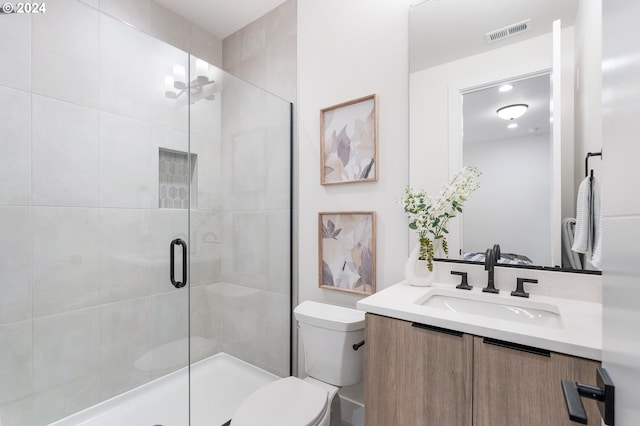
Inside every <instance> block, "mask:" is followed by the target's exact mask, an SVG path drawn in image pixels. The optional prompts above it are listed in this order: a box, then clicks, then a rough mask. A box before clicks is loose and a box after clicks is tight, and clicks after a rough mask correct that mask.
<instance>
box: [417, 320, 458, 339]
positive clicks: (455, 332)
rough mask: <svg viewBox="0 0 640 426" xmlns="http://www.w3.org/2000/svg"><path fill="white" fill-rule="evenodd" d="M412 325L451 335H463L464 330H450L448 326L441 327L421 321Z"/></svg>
mask: <svg viewBox="0 0 640 426" xmlns="http://www.w3.org/2000/svg"><path fill="white" fill-rule="evenodd" d="M411 327H415V328H421V329H423V330H431V331H435V332H436V333H443V334H448V335H450V336H458V337H462V334H463V333H462V331H456V330H449V329H448V328H441V327H435V326H433V325H427V324H420V323H419V322H414V323H412V324H411Z"/></svg>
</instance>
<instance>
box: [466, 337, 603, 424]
mask: <svg viewBox="0 0 640 426" xmlns="http://www.w3.org/2000/svg"><path fill="white" fill-rule="evenodd" d="M474 339H475V341H474V378H473V398H474V399H473V420H474V421H473V424H474V425H475V426H512V425H518V426H528V425H530V426H540V425H554V426H556V425H557V426H561V425H567V426H571V425H574V424H575V423H573V422H571V421H570V420H569V415H568V414H567V409H566V406H565V402H564V397H563V394H562V387H561V385H560V383H561V381H562V380H573V381H579V382H583V383H589V384H593V383H596V368H597V367H599V366H600V363H599V362H596V361H591V360H586V359H583V358H576V357H572V356H568V355H561V354H557V353H553V352H548V351H542V350H536V349H534V348H527V347H520V348H518V347H517V345H512V344H509V343H504V342H499V341H495V340H492V339H484V338H482V337H475V338H474ZM503 343H504V345H505V346H499V345H502V344H503ZM529 349H530V350H531V351H530V352H527V350H529ZM582 401H583V403H584V406H585V409H586V411H587V416H588V417H589V424H590V425H598V426H599V425H600V413H599V411H598V408H597V405H596V402H595V401H593V400H588V399H584V398H583V400H582Z"/></svg>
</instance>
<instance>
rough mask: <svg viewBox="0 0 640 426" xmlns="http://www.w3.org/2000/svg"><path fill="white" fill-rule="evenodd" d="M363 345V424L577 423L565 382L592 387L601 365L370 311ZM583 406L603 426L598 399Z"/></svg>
mask: <svg viewBox="0 0 640 426" xmlns="http://www.w3.org/2000/svg"><path fill="white" fill-rule="evenodd" d="M365 341H366V344H365V346H364V348H365V357H364V360H365V361H364V377H365V378H364V380H365V387H364V397H365V425H366V426H378V425H379V426H394V425H396V426H414V425H415V426H429V425H438V426H449V425H451V426H468V425H477V426H514V425H517V426H551V425H553V426H556V425H567V426H569V425H573V424H575V423H572V422H570V421H569V417H568V415H567V411H566V407H565V404H564V397H563V394H562V388H561V386H560V382H561V380H574V381H580V382H583V383H595V375H596V367H599V366H600V363H599V362H596V361H591V360H586V359H582V358H577V357H573V356H568V355H562V354H557V353H553V352H548V351H543V350H536V349H534V348H527V347H518V345H512V344H507V345H505V346H506V347H505V346H500V345H502V344H503V343H504V342H500V341H496V340H492V339H484V338H482V337H477V336H472V335H470V334H463V333H459V332H455V331H453V332H452V331H450V330H444V329H438V328H436V327H429V326H424V325H422V324H415V323H411V322H408V321H403V320H397V319H393V318H388V317H384V316H380V315H375V314H369V313H367V314H366V327H365ZM526 350H530V351H529V352H527V351H526ZM583 403H584V405H585V409H586V410H587V415H588V417H589V424H590V425H600V414H599V411H598V408H597V406H596V403H595V401H592V400H588V399H583Z"/></svg>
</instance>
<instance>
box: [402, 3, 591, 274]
mask: <svg viewBox="0 0 640 426" xmlns="http://www.w3.org/2000/svg"><path fill="white" fill-rule="evenodd" d="M578 6H579V4H578V1H577V0H541V1H536V2H531V1H525V0H514V1H509V2H504V1H499V0H487V1H483V2H477V1H473V0H447V1H442V0H427V1H425V2H422V3H420V4H419V5H417V6H414V7H412V8H411V10H410V36H409V37H410V76H409V78H410V123H411V124H410V152H411V157H410V185H411V186H412V187H417V188H424V189H425V190H426V191H427V192H428V193H437V192H438V191H439V188H440V186H441V185H442V183H443V182H447V181H448V180H449V178H450V177H451V176H452V174H453V173H455V171H457V170H459V169H460V168H461V167H462V166H463V165H473V166H477V167H478V168H479V169H480V170H481V171H482V172H483V176H482V177H481V179H482V180H481V187H480V190H479V191H478V192H477V193H476V194H474V195H473V197H472V198H471V200H469V201H468V202H467V204H466V206H465V209H464V213H463V215H462V216H463V217H462V218H456V219H455V220H456V221H458V224H457V226H456V225H455V224H452V226H451V228H452V231H451V235H450V236H449V242H450V244H449V245H450V254H449V258H457V259H464V258H465V257H466V258H468V259H469V258H473V253H484V251H485V250H486V248H487V247H491V246H492V245H493V244H495V243H500V245H501V246H502V248H503V252H505V253H511V254H513V255H514V256H515V258H517V259H518V260H517V262H520V261H522V262H523V263H526V264H530V265H536V266H547V267H554V266H557V267H560V266H562V267H563V268H569V269H570V268H576V266H572V265H569V264H564V263H562V262H561V248H560V234H561V225H560V224H561V223H562V221H563V219H567V218H575V217H576V195H577V192H578V191H577V188H578V185H579V184H580V181H581V179H582V178H583V176H584V174H583V173H584V171H583V168H584V156H585V153H586V152H587V151H589V150H590V149H589V147H585V146H582V145H583V143H582V141H580V140H575V139H576V138H574V128H573V126H574V114H576V112H574V103H575V101H574V96H577V94H574V88H575V87H577V85H578V84H579V82H578V81H577V80H576V75H578V74H580V72H582V71H580V70H578V69H577V67H576V62H575V61H576V54H577V53H576V46H574V27H573V25H574V22H575V20H576V13H577V8H578ZM558 19H560V20H561V22H562V27H561V29H560V28H558V30H559V31H558V33H559V34H560V35H561V42H559V41H558V39H556V43H557V46H554V44H553V43H554V36H553V34H552V28H553V22H554V21H555V20H558ZM512 28H513V31H512V30H511V29H512ZM504 29H506V33H507V36H506V37H497V40H493V39H491V36H492V34H498V33H501V31H500V30H504ZM511 32H513V34H511ZM503 33H504V31H503ZM442 34H446V35H447V36H446V37H442ZM554 47H557V48H558V50H556V54H557V55H556V56H557V57H561V58H562V67H561V69H562V72H561V73H560V72H558V73H556V74H557V75H555V76H552V75H551V70H552V67H553V60H554V58H553V56H554V51H553V49H554ZM560 77H561V78H560ZM556 78H558V79H557V80H556ZM550 80H553V81H554V83H553V85H551V83H550ZM560 81H561V85H560ZM505 83H510V84H512V85H513V86H514V90H512V92H511V94H509V93H507V92H499V91H498V90H497V89H499V87H500V86H501V85H503V84H505ZM529 85H530V86H531V87H528V86H529ZM519 86H520V88H519V89H517V90H515V88H516V87H519ZM554 87H555V88H556V89H554V90H558V92H556V93H561V96H557V98H556V100H558V102H559V101H562V102H561V105H562V107H561V109H559V110H557V111H555V112H554V113H553V114H552V115H553V118H551V116H550V115H551V113H550V105H552V103H553V102H555V101H554V99H553V96H551V91H552V88H554ZM520 90H521V91H520ZM525 91H526V93H527V95H526V99H524V97H523V96H520V97H518V96H517V94H520V95H522V94H524V93H525ZM485 96H486V97H488V98H491V99H486V98H484V97H485ZM499 96H502V97H501V98H500V97H499ZM520 103H523V104H527V105H528V108H527V109H526V112H525V113H524V115H523V116H521V117H519V118H514V120H513V122H511V121H512V120H510V119H507V120H504V119H501V118H499V117H498V115H497V110H498V109H499V108H502V107H503V106H508V105H512V104H520ZM533 105H537V106H540V108H537V109H534V108H533ZM534 119H537V120H535V123H534V122H533V121H534ZM554 122H555V123H556V124H554ZM508 124H517V125H518V127H515V126H512V128H508V127H507V126H508ZM491 125H494V126H502V127H501V128H500V129H499V130H500V132H501V133H500V134H497V133H493V132H494V131H497V130H495V129H494V130H492V129H491V128H490V126H491ZM514 127H515V128H514ZM554 128H555V130H554ZM509 132H510V133H509ZM560 136H561V139H560ZM555 137H558V139H557V141H558V142H553V138H555ZM560 140H561V142H560ZM554 143H557V144H558V147H559V148H553V146H554ZM554 149H556V151H554ZM597 167H599V165H597V164H596V168H597ZM456 228H457V229H456ZM477 260H480V259H477ZM577 268H581V266H577Z"/></svg>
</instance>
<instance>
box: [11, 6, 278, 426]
mask: <svg viewBox="0 0 640 426" xmlns="http://www.w3.org/2000/svg"><path fill="white" fill-rule="evenodd" d="M85 3H90V4H91V3H97V2H91V1H86V2H85ZM134 3H135V4H136V5H135V6H134ZM140 4H142V5H145V4H148V5H150V6H149V7H151V10H154V9H153V2H151V3H149V2H140V3H137V2H116V1H107V0H101V1H100V3H99V6H100V8H101V9H103V10H105V11H108V12H110V13H114V11H118V10H119V12H118V13H120V12H122V13H123V14H124V15H121V16H120V17H122V16H125V17H126V15H127V13H129V15H130V16H133V17H137V18H140V16H142V15H144V13H142V14H141V13H138V12H140V11H139V10H133V9H136V8H137V7H138V6H139V5H140ZM93 6H98V4H94V5H93ZM110 7H111V8H112V10H109V8H110ZM118 7H120V8H121V9H118ZM127 7H129V9H127ZM122 8H124V9H122ZM131 8H133V9H131ZM156 10H157V9H156ZM125 12H126V13H125ZM151 16H152V17H153V15H151ZM0 18H2V22H1V25H0V36H1V37H0V50H1V51H2V52H4V53H5V54H4V55H3V56H2V58H4V59H3V60H4V61H7V62H6V63H2V66H0V113H1V114H2V115H3V117H4V119H3V120H2V121H1V122H0V134H1V135H2V136H1V137H2V139H1V143H0V217H1V218H2V220H1V221H0V233H2V235H3V236H4V237H5V244H3V246H2V248H0V256H1V258H0V271H1V272H2V273H1V276H2V279H1V281H0V294H1V296H2V297H0V377H1V378H2V380H1V381H0V423H1V424H2V425H3V426H11V425H19V426H28V425H31V424H35V425H43V424H46V423H48V422H50V421H53V420H55V419H57V418H60V417H63V416H65V415H68V414H71V413H73V412H75V411H77V410H80V409H83V408H85V407H87V406H90V405H92V404H95V403H97V402H99V401H101V400H104V399H106V398H109V397H111V396H113V395H116V394H118V393H120V392H123V391H125V390H127V389H130V388H132V387H135V386H137V385H140V384H143V383H145V382H147V381H149V380H151V379H153V378H156V377H158V376H160V375H163V374H166V373H167V372H169V371H172V370H175V369H176V368H179V367H181V366H184V365H186V363H187V353H188V352H187V343H186V342H187V340H186V337H187V332H188V331H187V330H188V328H187V318H188V297H187V292H186V289H183V290H182V291H180V290H175V289H173V287H171V285H170V284H168V260H167V258H168V253H167V252H168V242H169V241H171V239H172V238H176V237H180V238H183V239H185V238H186V237H187V235H186V232H187V230H188V229H189V228H188V220H189V219H188V216H187V215H188V213H187V210H182V209H180V210H176V209H158V203H159V193H158V191H159V182H158V180H159V165H158V163H159V158H158V155H159V154H158V153H159V150H160V149H161V148H163V149H167V150H171V151H181V152H186V151H187V150H188V146H187V145H188V139H189V138H188V136H189V135H188V133H187V132H188V131H190V139H191V151H192V152H193V153H194V154H196V155H197V156H198V176H197V180H198V182H199V185H198V189H197V206H196V208H195V209H194V210H193V211H192V212H191V218H190V221H191V246H190V254H191V265H192V266H191V276H190V282H191V286H192V294H191V303H192V311H191V318H192V355H193V356H194V358H195V359H200V358H202V357H204V356H206V355H209V354H213V353H215V352H217V351H219V350H225V351H227V352H229V353H232V354H235V355H238V356H241V357H244V359H246V360H247V361H250V362H255V363H257V364H258V365H260V366H262V367H264V368H266V369H268V370H270V371H273V372H278V373H281V374H287V372H288V340H287V339H288V327H289V323H288V304H287V303H288V296H287V295H286V294H288V275H286V274H283V273H282V272H280V271H281V270H277V271H276V270H275V269H273V268H274V265H280V266H284V268H285V269H284V270H286V271H288V265H289V264H288V259H289V254H288V253H285V251H286V250H283V249H282V247H287V248H288V246H289V244H288V210H287V209H288V201H287V203H285V199H287V200H288V194H289V192H288V164H289V163H288V161H289V157H288V155H289V153H288V147H289V145H288V129H289V126H288V108H285V104H286V103H283V102H281V101H280V102H276V103H273V97H270V96H267V95H266V94H264V93H263V92H262V91H260V90H258V89H256V88H251V89H245V88H243V87H245V86H246V84H245V83H242V84H241V82H240V81H239V80H237V79H234V78H232V77H226V78H224V77H223V76H222V73H220V72H218V73H217V75H215V76H214V78H215V79H216V80H217V81H218V82H219V84H220V87H222V86H223V85H225V87H226V86H228V90H227V88H225V93H219V94H218V96H217V100H216V101H214V102H209V101H206V100H202V101H199V102H196V103H195V104H194V105H192V107H191V120H190V125H191V126H190V127H188V125H189V124H188V120H187V111H188V108H187V106H188V105H187V103H186V102H185V101H184V100H178V101H175V100H170V99H168V98H166V97H164V76H165V75H166V74H170V73H171V69H172V66H173V65H174V64H176V63H178V64H183V65H184V66H185V67H186V66H187V60H188V57H187V55H186V54H185V53H184V52H183V51H181V50H179V49H177V48H174V47H172V46H170V45H167V44H165V43H163V42H160V41H158V40H156V39H154V38H152V37H150V36H147V35H145V34H143V33H141V32H139V31H137V30H135V29H133V28H131V27H129V26H127V25H124V24H122V23H121V22H118V21H116V20H115V19H113V18H111V17H109V16H106V15H103V14H101V13H100V12H99V11H98V10H97V9H95V8H93V7H89V6H87V5H84V4H82V3H81V2H78V1H76V0H59V1H57V2H56V3H55V5H53V6H51V7H48V10H47V12H46V16H45V15H42V16H36V15H33V16H29V15H11V16H2V17H0ZM165 18H166V16H165ZM123 19H124V18H123ZM143 21H144V20H143ZM150 22H153V20H152V19H151V21H150ZM191 29H192V30H193V27H191ZM156 30H157V28H156ZM153 31H155V30H153V28H150V29H149V32H151V33H153ZM191 42H193V39H191ZM192 60H193V59H192ZM227 80H228V81H229V82H228V84H227ZM256 93H258V94H259V95H258V96H257V98H255V99H253V97H254V96H255V94H256ZM232 94H233V96H232ZM225 103H226V104H225ZM222 104H225V107H224V109H225V110H227V111H228V112H226V113H225V119H229V120H230V123H231V124H230V125H229V126H228V129H227V130H226V131H225V133H224V135H222V134H221V132H220V128H221V126H220V120H221V117H222V110H223V107H222ZM283 109H287V111H283ZM283 114H284V115H283ZM282 117H285V118H286V120H283V119H282ZM252 119H253V120H254V121H252ZM256 119H257V121H256ZM267 120H271V121H270V122H269V121H267ZM284 121H287V123H284ZM267 123H273V124H268V125H267ZM265 125H266V127H265ZM261 126H262V127H261ZM280 136H286V139H285V140H286V143H285V144H284V147H286V148H280V147H276V146H275V145H271V144H270V142H272V141H275V140H276V138H279V137H280ZM278 140H282V139H278ZM261 143H262V144H270V145H264V146H261V145H260V144H261ZM243 155H246V158H243V157H242V156H243ZM265 162H267V163H265ZM265 164H267V165H268V167H267V165H265ZM247 167H248V168H249V171H243V170H242V169H243V168H247ZM285 171H286V172H287V173H286V175H285V174H284V173H285ZM276 178H277V179H282V180H283V181H284V182H286V184H285V185H284V188H283V185H279V187H278V188H275V186H274V180H273V179H276ZM223 184H225V185H230V186H231V188H230V189H227V190H225V191H223V190H222V189H221V188H222V185H223ZM243 197H244V198H243ZM229 203H231V204H229ZM234 203H235V204H234ZM285 205H286V207H285ZM229 206H233V209H235V210H233V213H232V212H231V208H232V207H229ZM259 208H261V209H264V211H262V212H259V211H257V209H259ZM240 213H242V214H240ZM285 217H286V219H285ZM223 224H224V225H225V226H224V227H223ZM285 235H286V237H285ZM275 244H280V245H275ZM282 244H284V245H282ZM223 247H224V249H223ZM178 268H180V266H178ZM223 268H224V270H225V272H224V273H223ZM259 274H263V275H262V276H259ZM285 275H286V276H285ZM285 283H286V284H285ZM285 300H286V301H287V302H286V303H285ZM273 306H277V307H282V308H283V310H282V312H283V313H282V314H281V313H280V312H278V313H272V311H271V310H268V308H269V307H273ZM267 343H269V344H271V346H268V347H267V349H264V348H262V347H261V346H260V345H262V344H267ZM276 345H278V346H276ZM158 348H164V349H167V348H168V349H169V350H168V351H162V350H161V351H155V349H158ZM263 349H264V350H263ZM254 350H255V351H258V352H257V353H256V354H252V353H251V351H254ZM166 353H170V354H171V356H169V357H165V356H163V355H162V354H166ZM158 366H160V368H158Z"/></svg>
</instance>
